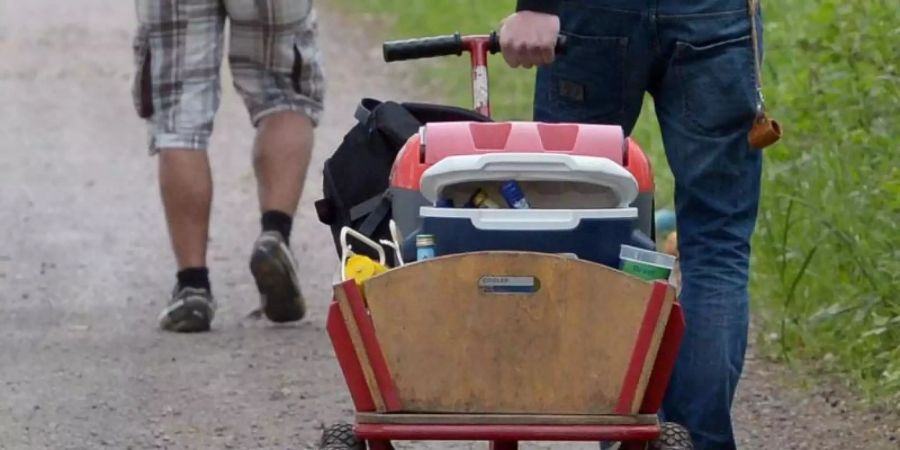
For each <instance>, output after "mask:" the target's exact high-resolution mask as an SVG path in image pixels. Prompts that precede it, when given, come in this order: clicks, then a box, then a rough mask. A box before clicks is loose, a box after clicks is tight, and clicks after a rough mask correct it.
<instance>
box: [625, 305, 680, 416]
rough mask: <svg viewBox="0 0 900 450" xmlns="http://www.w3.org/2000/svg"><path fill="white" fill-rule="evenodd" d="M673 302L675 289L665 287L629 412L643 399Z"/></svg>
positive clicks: (638, 406)
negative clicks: (663, 299)
mask: <svg viewBox="0 0 900 450" xmlns="http://www.w3.org/2000/svg"><path fill="white" fill-rule="evenodd" d="M674 302H675V289H674V288H672V287H669V288H668V289H666V298H665V301H664V302H663V305H662V310H661V311H660V314H659V320H658V321H657V324H656V330H655V331H654V332H653V340H652V341H651V343H650V351H649V352H647V358H646V359H645V360H644V370H643V371H642V372H641V378H640V380H639V381H638V388H637V393H636V394H635V396H634V401H633V402H632V404H631V412H633V413H634V412H638V411H639V410H640V408H641V403H643V401H644V392H645V391H646V390H647V383H648V382H649V381H650V375H652V373H653V366H654V365H655V363H656V355H657V353H658V352H659V347H660V345H661V343H662V337H663V334H664V333H665V331H666V323H667V322H668V321H669V316H671V315H672V304H673V303H674Z"/></svg>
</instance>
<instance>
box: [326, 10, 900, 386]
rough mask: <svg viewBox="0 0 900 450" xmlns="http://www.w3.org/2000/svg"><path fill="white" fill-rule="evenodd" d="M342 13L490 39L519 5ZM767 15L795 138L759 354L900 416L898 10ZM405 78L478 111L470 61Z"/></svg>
mask: <svg viewBox="0 0 900 450" xmlns="http://www.w3.org/2000/svg"><path fill="white" fill-rule="evenodd" d="M342 1H343V6H344V7H346V8H348V9H352V10H358V11H364V12H367V13H372V12H374V13H377V14H382V15H383V17H384V18H385V20H386V23H387V25H388V30H387V31H386V32H385V33H386V34H387V35H388V36H389V37H391V38H401V37H412V36H427V35H435V34H445V33H451V32H454V31H461V32H463V33H484V32H487V31H490V30H492V29H496V28H497V27H498V23H499V22H500V20H502V18H503V17H505V16H506V15H507V14H509V13H510V12H511V11H512V9H513V4H514V1H512V0H493V1H490V2H485V1H481V0H427V1H426V0H342ZM765 6H767V7H768V8H766V9H765V11H764V13H765V18H766V35H765V39H766V51H767V53H766V61H765V63H766V64H765V68H764V69H765V73H764V79H765V82H766V87H765V93H766V98H767V100H768V106H769V109H770V111H771V112H772V114H773V115H774V116H775V117H777V118H778V119H779V120H780V121H781V123H782V124H783V125H784V127H785V129H786V136H785V138H784V139H783V141H782V142H781V143H779V144H778V145H776V146H774V147H771V148H769V149H767V150H765V152H766V169H765V174H764V178H765V181H764V183H765V184H764V193H763V200H762V206H761V212H760V221H759V226H758V232H757V234H756V236H755V240H754V258H753V278H752V286H753V289H752V291H753V298H754V309H755V312H756V318H757V321H758V322H759V323H760V325H761V327H760V340H759V341H760V342H761V343H762V348H763V349H764V350H766V351H768V354H770V355H772V356H773V357H777V358H781V359H783V360H786V361H791V362H793V361H802V362H803V363H804V364H803V366H804V367H807V368H811V369H814V370H816V371H817V372H819V373H823V374H831V375H838V377H839V378H840V379H842V380H846V382H847V384H849V385H851V386H853V387H855V388H857V389H859V390H860V391H861V392H863V393H864V394H865V395H866V398H868V399H871V400H876V401H877V402H884V403H885V404H892V403H894V402H896V401H897V400H900V288H898V286H900V249H898V240H900V230H898V227H897V223H898V221H900V149H898V145H900V138H898V133H900V129H898V128H900V127H898V121H900V107H898V105H900V89H898V86H900V76H898V72H897V71H898V68H897V65H898V64H900V46H898V45H897V42H900V17H898V15H900V12H898V11H900V10H898V8H896V6H895V5H894V4H892V3H891V2H889V1H887V0H869V1H865V2H844V1H838V0H806V1H804V0H785V1H783V2H777V3H775V2H768V3H766V5H765ZM492 62H493V65H492V66H491V68H492V76H491V80H492V85H491V86H492V97H491V100H492V105H493V108H494V116H495V117H497V118H500V119H527V118H529V117H530V109H531V103H532V101H531V95H532V89H533V77H534V73H533V71H524V70H511V69H509V68H507V67H506V66H505V64H503V63H502V60H501V59H500V58H494V59H493V61H492ZM410 64H411V67H413V68H415V69H416V70H419V71H420V73H421V77H420V78H419V79H420V81H421V83H422V84H423V86H427V87H428V88H429V89H432V90H429V91H428V92H435V93H436V95H438V96H440V97H441V98H442V99H444V100H445V101H448V102H451V103H454V104H459V105H463V106H468V105H470V103H471V100H470V91H469V89H470V88H469V73H468V62H467V61H466V60H465V59H455V58H448V59H447V60H444V61H440V62H436V63H426V64H423V63H418V62H417V63H410ZM435 88H436V89H435ZM653 117H654V114H653V109H652V104H650V103H649V102H645V108H644V112H643V114H642V117H641V119H640V120H639V124H638V126H637V128H636V130H635V133H634V136H635V138H636V139H637V140H638V142H639V143H640V144H641V146H642V147H643V148H644V149H645V151H647V152H648V154H649V155H650V156H651V159H652V160H653V163H654V169H655V175H656V177H657V180H658V188H657V197H658V202H659V204H660V205H661V206H665V205H670V204H671V200H672V196H671V188H672V179H671V174H670V173H669V169H668V166H667V164H666V162H665V158H664V154H663V150H662V141H661V138H660V135H659V130H658V127H657V125H656V123H655V120H654V119H653Z"/></svg>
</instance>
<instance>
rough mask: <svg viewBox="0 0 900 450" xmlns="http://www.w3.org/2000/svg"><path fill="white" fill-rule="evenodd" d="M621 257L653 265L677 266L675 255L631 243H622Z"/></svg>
mask: <svg viewBox="0 0 900 450" xmlns="http://www.w3.org/2000/svg"><path fill="white" fill-rule="evenodd" d="M619 258H621V259H627V260H631V261H637V262H640V263H642V264H650V265H651V266H656V267H663V268H666V269H670V270H671V269H672V267H675V257H674V256H672V255H667V254H665V253H659V252H654V251H651V250H644V249H642V248H637V247H632V246H630V245H622V249H621V251H620V252H619Z"/></svg>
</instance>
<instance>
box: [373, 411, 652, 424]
mask: <svg viewBox="0 0 900 450" xmlns="http://www.w3.org/2000/svg"><path fill="white" fill-rule="evenodd" d="M356 422H357V423H371V424H379V423H380V424H404V425H655V424H658V423H659V419H658V417H657V416H656V415H655V414H638V415H630V416H614V415H606V416H585V415H563V416H561V415H531V414H378V413H357V414H356Z"/></svg>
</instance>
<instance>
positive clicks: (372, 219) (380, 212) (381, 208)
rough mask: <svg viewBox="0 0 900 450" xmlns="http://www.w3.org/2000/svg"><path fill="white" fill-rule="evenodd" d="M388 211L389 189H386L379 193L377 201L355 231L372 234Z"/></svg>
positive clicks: (365, 234) (389, 209)
mask: <svg viewBox="0 0 900 450" xmlns="http://www.w3.org/2000/svg"><path fill="white" fill-rule="evenodd" d="M390 213H391V191H390V190H387V191H384V193H383V194H381V195H380V198H379V202H378V203H377V205H376V206H375V208H374V209H373V210H372V212H371V213H369V215H368V216H366V220H364V221H363V223H362V224H361V225H360V226H359V229H358V230H356V231H359V232H360V233H362V234H363V235H364V236H372V234H373V233H374V232H375V229H376V228H378V225H380V224H381V223H382V222H383V221H384V219H386V218H387V217H388V215H389V214H390Z"/></svg>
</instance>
